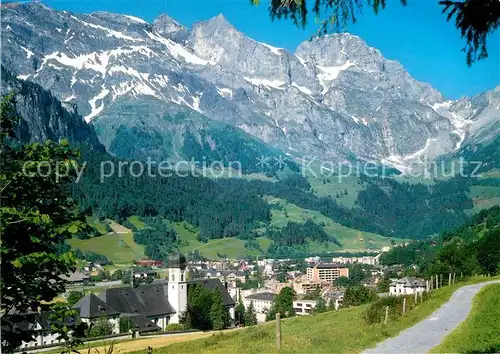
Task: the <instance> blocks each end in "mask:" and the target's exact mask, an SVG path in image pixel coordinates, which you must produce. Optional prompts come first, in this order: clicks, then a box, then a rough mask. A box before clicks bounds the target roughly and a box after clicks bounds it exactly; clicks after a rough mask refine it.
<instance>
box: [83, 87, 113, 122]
mask: <svg viewBox="0 0 500 354" xmlns="http://www.w3.org/2000/svg"><path fill="white" fill-rule="evenodd" d="M108 94H109V90H108V89H106V88H103V89H102V90H101V92H100V93H99V94H98V95H97V96H95V97H93V98H92V99H90V100H89V105H90V107H91V112H90V114H88V115H86V116H85V117H84V119H85V121H86V122H87V123H89V122H91V121H92V119H93V118H94V117H95V116H97V115H99V113H101V112H102V110H103V109H104V102H102V100H103V98H104V97H106V96H107V95H108ZM99 100H100V101H101V104H100V105H99V107H96V103H97V101H99Z"/></svg>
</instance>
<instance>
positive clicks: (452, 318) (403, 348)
mask: <svg viewBox="0 0 500 354" xmlns="http://www.w3.org/2000/svg"><path fill="white" fill-rule="evenodd" d="M494 283H500V280H494V281H489V282H484V283H479V284H474V285H468V286H464V287H461V288H460V289H458V290H456V291H455V292H454V293H453V295H452V296H451V298H450V300H449V301H448V302H447V303H445V304H444V305H442V306H441V307H440V308H439V309H438V310H436V311H435V312H434V313H433V314H431V315H430V316H429V317H427V318H426V319H425V320H423V321H421V322H419V323H417V324H416V325H414V326H413V327H410V328H408V329H406V330H404V331H402V332H401V333H400V334H399V335H398V336H396V337H393V338H389V339H387V340H385V341H384V342H382V343H379V344H378V345H377V347H376V348H374V349H369V350H367V351H365V352H363V354H373V353H377V354H378V353H388V354H389V353H390V354H392V353H405V354H406V353H427V352H429V351H430V350H431V349H432V348H434V347H435V346H436V345H438V344H439V343H441V341H442V340H443V338H444V337H445V336H446V335H447V334H449V333H451V332H452V331H453V330H454V329H455V328H457V327H458V325H459V324H460V323H462V322H463V321H464V320H465V319H466V318H467V316H468V315H469V312H470V310H471V308H472V299H473V298H474V296H475V295H476V294H477V293H478V292H479V290H481V288H482V287H484V286H486V285H489V284H494Z"/></svg>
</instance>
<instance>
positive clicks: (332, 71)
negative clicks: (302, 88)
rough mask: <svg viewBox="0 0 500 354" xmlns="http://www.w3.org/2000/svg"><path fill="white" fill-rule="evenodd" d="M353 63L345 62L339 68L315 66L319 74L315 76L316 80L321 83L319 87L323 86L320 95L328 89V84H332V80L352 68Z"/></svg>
mask: <svg viewBox="0 0 500 354" xmlns="http://www.w3.org/2000/svg"><path fill="white" fill-rule="evenodd" d="M353 65H354V63H353V62H350V61H347V62H346V63H344V64H342V65H340V66H320V65H316V68H318V69H319V70H320V71H321V72H320V73H318V74H317V75H316V77H317V78H318V80H319V82H320V83H321V86H323V91H322V92H321V93H322V94H325V93H326V92H327V91H328V89H329V87H330V84H331V83H332V81H333V80H335V79H336V78H337V77H338V76H339V74H340V73H341V72H342V71H344V70H347V69H348V68H350V67H351V66H353Z"/></svg>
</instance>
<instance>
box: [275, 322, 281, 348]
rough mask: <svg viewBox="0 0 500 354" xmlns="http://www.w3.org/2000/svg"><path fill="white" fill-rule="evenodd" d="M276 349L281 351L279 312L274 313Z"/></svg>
mask: <svg viewBox="0 0 500 354" xmlns="http://www.w3.org/2000/svg"><path fill="white" fill-rule="evenodd" d="M276 349H277V351H278V353H279V352H280V351H281V314H280V313H279V312H278V313H277V314H276Z"/></svg>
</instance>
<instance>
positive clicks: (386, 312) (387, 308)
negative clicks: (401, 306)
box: [384, 306, 389, 325]
mask: <svg viewBox="0 0 500 354" xmlns="http://www.w3.org/2000/svg"><path fill="white" fill-rule="evenodd" d="M388 318H389V306H386V307H385V319H384V324H385V325H386V324H387V319H388Z"/></svg>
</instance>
